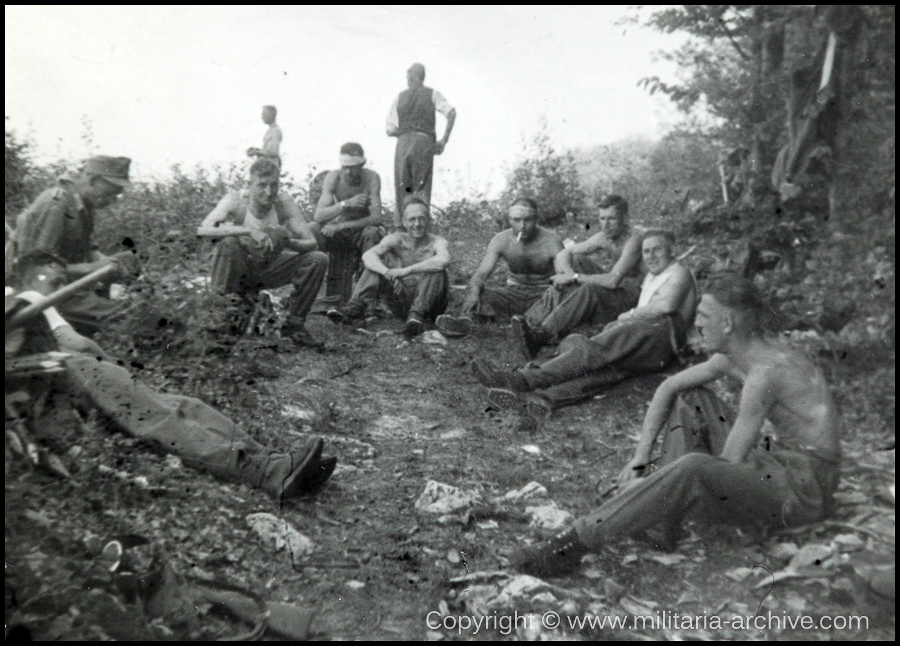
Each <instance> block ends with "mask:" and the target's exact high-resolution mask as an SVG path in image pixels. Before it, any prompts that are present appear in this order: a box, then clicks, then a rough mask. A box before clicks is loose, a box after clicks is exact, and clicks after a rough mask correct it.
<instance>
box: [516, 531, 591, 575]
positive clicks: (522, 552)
mask: <svg viewBox="0 0 900 646" xmlns="http://www.w3.org/2000/svg"><path fill="white" fill-rule="evenodd" d="M590 552H591V550H590V548H588V546H587V545H585V544H584V543H582V542H581V539H580V538H579V537H578V532H576V531H575V529H574V528H572V529H569V530H567V531H565V532H563V533H562V534H558V535H556V536H554V537H553V538H551V539H550V540H549V541H544V542H543V543H538V544H536V545H529V546H527V547H523V548H520V549H518V550H516V551H514V552H512V553H511V554H510V555H509V562H510V564H511V565H512V566H513V567H514V568H515V569H517V570H519V571H520V572H524V573H525V574H531V575H533V576H545V577H547V576H562V575H563V574H569V573H571V572H574V571H575V570H577V569H578V568H579V566H580V565H581V558H582V557H583V556H584V555H585V554H588V553H590Z"/></svg>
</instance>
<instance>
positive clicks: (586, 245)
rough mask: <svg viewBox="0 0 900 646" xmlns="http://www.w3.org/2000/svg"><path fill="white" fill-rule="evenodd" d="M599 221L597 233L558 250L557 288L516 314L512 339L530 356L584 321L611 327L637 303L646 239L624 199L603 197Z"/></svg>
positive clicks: (555, 279)
mask: <svg viewBox="0 0 900 646" xmlns="http://www.w3.org/2000/svg"><path fill="white" fill-rule="evenodd" d="M598 224H599V231H598V232H597V233H595V234H594V235H592V236H591V237H590V238H588V239H587V240H584V241H582V242H578V243H576V244H574V245H572V246H571V247H566V248H565V249H563V250H562V251H560V252H559V253H558V254H556V259H555V261H554V264H555V267H556V275H555V276H554V277H553V287H550V288H548V289H547V290H546V291H545V292H544V295H543V297H542V298H541V300H539V301H538V302H537V303H535V304H534V305H532V306H531V308H530V309H529V310H528V311H527V312H526V313H525V315H524V316H521V315H516V316H513V317H512V321H511V323H512V334H513V339H514V340H515V342H516V345H518V347H519V350H520V352H522V354H523V356H524V357H525V358H526V359H533V358H534V357H535V356H536V355H537V353H538V351H539V350H540V349H541V347H542V346H544V345H547V344H548V343H551V342H553V341H555V340H558V339H562V338H563V337H565V336H566V335H567V334H568V333H569V332H571V331H572V330H574V329H575V328H576V327H578V326H579V325H581V324H583V323H589V324H591V325H606V324H607V323H610V322H612V321H615V320H616V317H618V316H619V314H621V313H622V312H624V311H625V310H628V309H631V308H632V307H634V306H635V304H636V303H637V301H638V296H639V295H640V291H641V242H642V241H643V239H644V237H643V235H642V234H641V233H638V232H632V231H631V230H630V227H629V226H628V202H627V201H626V200H625V198H623V197H622V196H620V195H609V196H607V197H606V198H604V199H603V200H602V201H601V202H600V204H599V216H598Z"/></svg>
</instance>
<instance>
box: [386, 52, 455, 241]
mask: <svg viewBox="0 0 900 646" xmlns="http://www.w3.org/2000/svg"><path fill="white" fill-rule="evenodd" d="M406 81H407V83H408V85H409V88H408V89H406V90H403V92H401V93H400V94H399V95H398V96H397V98H396V99H394V103H393V105H391V111H390V112H389V113H388V117H387V134H388V137H397V151H396V153H395V156H394V187H395V201H394V226H395V227H397V228H400V227H402V224H403V223H402V217H403V207H404V205H405V203H406V200H407V199H408V198H409V197H413V196H414V197H418V198H420V199H422V200H424V201H425V203H426V204H429V205H430V204H431V182H432V179H433V175H434V156H435V155H440V154H441V153H442V152H444V148H445V147H446V145H447V141H448V140H449V139H450V132H451V131H452V130H453V123H454V122H455V121H456V109H455V108H454V107H453V106H452V105H450V104H449V103H448V102H447V99H445V98H444V96H443V95H442V94H441V93H440V92H438V91H437V90H433V89H431V88H430V87H425V66H424V65H422V64H421V63H414V64H413V66H412V67H410V68H409V69H408V70H407V72H406ZM435 111H437V112H440V113H441V114H442V115H444V117H445V118H446V119H447V128H446V130H444V136H443V137H442V138H441V139H439V140H437V141H436V138H437V132H436V130H435V114H434V113H435Z"/></svg>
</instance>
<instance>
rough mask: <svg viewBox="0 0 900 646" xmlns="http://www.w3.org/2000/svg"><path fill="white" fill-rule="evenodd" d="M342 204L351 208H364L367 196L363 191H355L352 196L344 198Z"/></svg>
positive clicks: (366, 203)
mask: <svg viewBox="0 0 900 646" xmlns="http://www.w3.org/2000/svg"><path fill="white" fill-rule="evenodd" d="M343 203H344V206H347V207H351V208H357V209H358V208H365V207H367V206H369V196H368V195H367V194H365V193H357V194H356V195H354V196H353V197H350V198H347V199H346V200H344V202H343Z"/></svg>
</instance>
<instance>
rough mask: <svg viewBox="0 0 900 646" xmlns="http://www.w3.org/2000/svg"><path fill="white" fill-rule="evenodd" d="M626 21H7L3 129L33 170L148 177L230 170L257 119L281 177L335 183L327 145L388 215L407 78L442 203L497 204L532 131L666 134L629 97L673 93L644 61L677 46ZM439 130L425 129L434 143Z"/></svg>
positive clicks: (525, 12) (150, 17)
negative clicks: (93, 163)
mask: <svg viewBox="0 0 900 646" xmlns="http://www.w3.org/2000/svg"><path fill="white" fill-rule="evenodd" d="M625 11H626V10H625V8H623V7H609V6H605V7H532V6H528V7H480V8H461V7H447V6H440V7H434V6H429V7H376V6H366V7H346V6H341V7H331V8H329V7H322V6H318V5H317V6H296V7H267V6H259V7H229V6H215V7H146V6H145V7H130V6H114V7H73V6H63V7H47V6H28V7H10V6H8V5H7V6H6V9H5V14H6V107H5V112H6V115H7V117H9V119H8V121H7V127H11V128H13V129H14V130H16V131H17V132H18V133H19V134H20V135H27V136H29V137H31V138H32V139H33V140H34V141H35V142H36V144H37V152H38V155H39V157H40V158H42V159H45V160H48V159H59V158H65V159H78V158H82V157H85V156H87V155H88V154H89V153H90V152H102V153H106V154H115V155H126V156H129V157H131V158H133V160H134V164H133V169H134V171H133V173H134V175H136V176H137V177H138V178H152V177H160V176H164V175H165V174H166V172H167V169H168V168H169V167H170V166H171V165H172V164H175V163H181V164H182V165H184V166H188V167H191V166H194V165H195V164H204V165H212V164H215V163H229V162H232V161H241V162H243V161H245V160H246V157H245V156H244V151H245V150H246V149H247V148H248V147H249V146H260V145H261V144H262V137H263V133H264V132H265V125H264V124H263V123H262V121H261V119H260V108H261V106H262V105H263V104H267V103H272V104H274V105H276V106H277V107H278V111H279V113H278V123H279V125H280V126H281V127H282V129H283V131H284V142H283V143H282V156H283V159H284V166H285V168H286V170H288V171H290V172H291V173H292V174H293V175H295V176H297V177H303V176H305V174H306V171H307V169H308V168H309V167H311V166H312V167H315V168H316V169H318V170H323V169H328V168H334V167H337V153H338V148H339V147H340V145H341V144H342V143H344V142H345V141H358V142H359V143H361V144H362V145H363V147H364V148H365V150H366V155H367V157H368V159H369V164H368V166H369V168H373V169H374V170H376V171H377V172H379V173H380V174H381V177H382V183H383V185H384V186H385V187H386V189H388V190H385V195H384V197H386V198H387V197H389V196H390V194H391V190H390V187H391V186H392V185H393V155H394V144H395V141H396V140H395V139H391V138H388V137H387V136H386V135H385V132H384V122H385V117H386V115H387V112H388V109H389V107H390V104H391V102H392V101H393V99H394V97H395V96H396V94H397V93H398V92H400V91H401V90H403V89H404V88H405V87H406V69H407V68H408V67H409V66H410V64H411V63H413V62H415V61H420V62H422V63H423V64H424V65H425V66H426V70H427V76H426V80H425V83H426V85H428V86H430V87H434V88H437V89H438V90H440V91H441V92H442V93H443V94H444V96H445V97H447V99H448V101H449V102H450V103H451V104H453V105H454V106H455V107H456V110H457V113H458V117H457V121H456V127H455V129H454V131H453V134H452V135H451V138H450V143H449V145H448V147H447V150H446V151H445V152H444V154H443V155H442V156H440V157H438V158H436V169H437V171H436V172H437V176H436V179H435V189H434V201H435V203H437V204H440V203H442V202H443V201H446V200H447V199H448V198H449V197H450V196H451V195H455V194H456V193H458V191H459V189H460V188H461V187H462V186H467V187H472V186H474V187H476V188H480V189H489V190H490V192H492V193H496V192H498V191H499V190H501V189H502V188H503V177H504V175H505V171H506V170H507V169H508V168H509V167H510V165H511V164H512V163H513V162H514V160H515V159H516V156H517V154H518V153H519V152H520V150H521V142H522V139H523V136H524V135H526V134H527V133H533V132H534V131H535V130H536V129H537V126H538V123H539V122H540V119H541V117H542V116H546V119H547V121H548V123H549V126H550V134H551V137H552V139H553V142H554V144H555V145H556V146H557V147H559V148H560V149H565V148H574V147H589V146H593V145H596V144H603V143H610V142H612V141H615V140H617V139H621V138H623V137H626V136H629V135H638V134H642V135H647V136H651V137H652V136H658V135H659V134H661V133H662V132H663V131H664V126H665V124H667V123H670V122H671V121H672V120H673V115H674V111H673V109H672V107H671V106H670V105H669V104H668V102H667V101H665V99H662V98H660V97H658V96H657V97H651V96H649V95H648V94H647V92H645V91H644V90H641V89H639V88H637V86H636V84H637V81H638V80H639V79H640V78H642V77H645V76H650V75H659V76H661V77H663V78H667V77H672V76H673V72H672V69H671V68H669V67H666V66H665V65H664V64H662V63H658V62H657V63H654V62H653V60H652V53H653V51H655V50H658V49H660V48H666V49H671V48H672V47H674V45H675V44H676V41H675V40H674V39H675V37H670V36H665V35H661V34H659V33H657V32H653V31H650V30H648V29H640V28H637V27H634V26H629V27H627V28H626V27H623V26H617V25H616V24H615V22H616V21H617V20H618V19H619V18H620V17H621V16H622V15H624V13H625ZM85 123H89V124H90V128H91V138H92V140H93V144H94V146H95V150H93V151H91V150H89V149H88V147H87V146H86V144H85V141H84V134H85V132H86V128H85V125H84V124H85ZM443 127H444V122H443V119H442V118H441V117H440V116H439V117H438V136H439V137H440V136H441V134H442V133H443ZM469 193H471V191H469Z"/></svg>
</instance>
